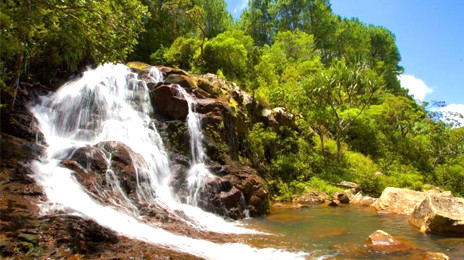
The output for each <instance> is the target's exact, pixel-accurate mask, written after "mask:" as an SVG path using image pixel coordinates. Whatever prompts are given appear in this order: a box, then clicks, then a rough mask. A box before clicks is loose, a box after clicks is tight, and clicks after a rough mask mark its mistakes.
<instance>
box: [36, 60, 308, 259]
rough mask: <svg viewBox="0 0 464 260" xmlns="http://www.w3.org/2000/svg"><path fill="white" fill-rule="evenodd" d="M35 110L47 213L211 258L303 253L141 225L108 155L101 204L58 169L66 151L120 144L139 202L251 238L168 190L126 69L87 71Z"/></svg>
mask: <svg viewBox="0 0 464 260" xmlns="http://www.w3.org/2000/svg"><path fill="white" fill-rule="evenodd" d="M148 76H149V78H150V79H149V80H151V81H153V82H159V81H161V79H162V77H161V73H160V72H159V71H158V70H156V69H152V70H151V71H150V73H149V75H148ZM190 105H191V103H189V106H190ZM32 112H33V113H34V115H35V116H36V118H37V119H38V122H39V128H40V129H41V131H42V133H43V134H44V136H45V139H46V141H47V143H48V147H47V149H46V154H45V155H44V158H42V160H41V162H38V161H37V162H34V163H33V170H34V173H35V174H34V178H35V180H36V181H37V183H38V184H39V185H41V186H42V187H43V188H44V191H45V193H46V195H47V198H48V201H47V202H46V203H44V204H43V205H42V209H43V211H44V213H48V214H52V213H53V212H54V211H57V210H59V211H64V212H67V213H68V214H75V215H79V216H82V217H85V218H90V219H93V220H95V221H96V222H97V223H99V224H100V225H102V226H104V227H107V228H110V229H112V230H114V231H116V232H118V233H119V234H121V235H124V236H127V237H130V238H134V239H139V240H142V241H145V242H148V243H152V244H156V245H159V246H162V247H168V248H172V249H175V250H179V251H182V252H186V253H189V254H193V255H197V256H200V257H204V258H208V259H228V258H232V257H233V258H234V259H235V258H237V257H240V255H241V256H242V257H245V256H246V257H247V258H249V257H252V258H256V259H282V258H286V259H288V258H296V257H300V256H301V255H300V254H293V253H288V252H283V251H280V250H276V249H255V248H252V247H249V246H247V245H243V244H215V243H212V242H208V241H204V240H198V239H193V238H189V237H185V236H181V235H177V234H173V233H170V232H167V231H165V230H163V229H161V228H159V227H157V226H155V225H154V224H147V223H145V222H144V221H143V216H141V215H140V213H139V212H138V210H137V206H136V203H134V201H133V200H132V199H130V198H129V197H127V195H126V194H125V193H124V191H123V190H122V189H121V185H120V183H119V179H118V176H117V175H116V174H115V173H114V172H113V171H112V169H111V167H110V163H109V161H110V160H111V157H108V158H107V165H108V167H107V169H108V170H107V172H106V180H107V182H109V187H108V188H109V189H110V190H111V192H109V193H105V192H104V191H101V195H102V196H106V197H107V198H106V199H108V201H109V202H110V204H111V205H106V206H105V205H102V204H101V203H100V202H98V201H96V200H95V199H94V198H92V197H91V196H90V195H89V193H88V192H86V191H85V189H84V188H83V187H82V186H81V184H80V183H79V182H77V180H76V178H75V177H74V176H73V172H72V171H71V170H69V169H67V168H63V167H62V166H61V162H62V161H63V160H64V159H66V158H67V157H69V154H70V151H75V150H76V149H78V148H82V147H93V146H95V145H97V144H99V143H101V142H105V141H116V142H118V143H122V144H124V145H126V146H128V147H130V149H131V150H132V151H130V157H131V159H132V161H133V164H134V168H135V172H136V175H137V178H136V180H137V187H136V195H137V200H138V201H139V202H141V203H145V204H148V205H151V204H156V205H164V207H166V209H168V210H170V211H171V212H173V214H175V212H176V210H182V211H183V212H184V213H185V214H186V215H187V216H188V217H189V218H190V219H188V220H184V221H186V222H189V223H190V224H191V225H194V226H195V227H196V228H198V229H205V230H209V231H214V232H224V233H253V231H252V230H247V229H244V228H241V227H239V226H237V225H235V224H233V223H230V222H227V221H224V220H223V219H221V218H220V217H217V216H215V215H213V214H210V213H206V212H204V211H202V210H201V209H199V208H196V207H193V206H190V205H185V204H181V203H179V202H178V199H177V196H176V195H175V194H172V192H171V189H170V187H169V179H170V177H171V173H170V170H169V160H168V156H167V153H166V151H165V149H164V145H163V142H162V139H161V138H160V135H159V134H158V132H157V130H156V127H155V125H154V123H153V122H152V120H151V119H150V115H151V114H152V113H153V111H152V109H151V106H150V102H149V95H148V88H147V86H146V82H145V81H144V80H139V79H138V77H137V74H135V73H132V72H131V71H130V69H129V68H127V67H126V66H124V65H120V64H119V65H111V64H106V65H103V66H99V67H98V68H96V69H94V70H89V71H87V72H85V73H84V75H83V76H82V78H80V79H78V80H75V81H71V82H69V83H67V84H65V85H64V86H62V87H61V88H60V89H59V90H58V91H57V92H56V93H53V94H52V95H50V96H47V97H43V99H42V104H40V105H37V106H36V107H34V108H32ZM189 124H190V121H189ZM198 127H199V124H198ZM189 129H190V127H189ZM199 130H200V129H198V132H199V133H201V132H200V131H199ZM194 138H197V139H196V141H192V144H195V145H192V147H194V146H195V148H192V149H194V151H193V152H192V155H195V157H194V162H195V165H203V166H202V167H203V168H204V170H206V168H205V167H204V154H203V148H202V147H201V136H200V137H192V139H194ZM198 143H200V144H199V146H198V147H197V146H196V145H197V144H198ZM206 171H207V170H206ZM208 174H210V173H209V172H208ZM189 178H190V175H189ZM192 178H193V177H192ZM189 181H190V180H189ZM195 181H196V180H192V182H195ZM109 196H114V197H109Z"/></svg>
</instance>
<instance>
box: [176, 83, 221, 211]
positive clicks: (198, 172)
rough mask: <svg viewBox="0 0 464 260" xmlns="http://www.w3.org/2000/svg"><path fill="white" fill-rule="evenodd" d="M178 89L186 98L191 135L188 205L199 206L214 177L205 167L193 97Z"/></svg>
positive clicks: (199, 127) (198, 121)
mask: <svg viewBox="0 0 464 260" xmlns="http://www.w3.org/2000/svg"><path fill="white" fill-rule="evenodd" d="M177 89H178V90H179V92H180V93H181V94H182V96H183V97H184V98H185V100H186V101H187V104H188V115H187V125H188V130H189V134H190V153H191V157H192V158H191V161H192V165H191V166H190V169H189V172H188V177H187V184H188V192H189V194H188V197H187V203H189V204H192V205H195V206H197V205H198V199H199V193H200V191H201V189H202V187H203V185H204V182H205V180H206V179H207V178H211V177H213V175H212V174H211V173H210V172H209V170H208V169H207V168H206V166H205V158H206V155H205V152H204V149H203V134H202V133H201V124H200V119H199V118H198V116H197V115H196V114H195V110H196V105H197V104H196V103H195V101H194V100H193V99H192V97H191V96H190V95H189V94H187V92H186V91H185V89H183V88H182V87H181V86H177Z"/></svg>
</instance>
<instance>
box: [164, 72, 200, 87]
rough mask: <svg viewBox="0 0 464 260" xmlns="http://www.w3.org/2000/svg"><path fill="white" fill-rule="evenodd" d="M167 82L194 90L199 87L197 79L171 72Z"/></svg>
mask: <svg viewBox="0 0 464 260" xmlns="http://www.w3.org/2000/svg"><path fill="white" fill-rule="evenodd" d="M164 82H165V83H169V84H177V85H179V86H181V87H182V88H184V89H189V90H193V89H195V88H197V86H198V83H197V79H196V78H193V77H189V76H186V75H181V74H170V75H169V76H168V77H167V78H166V79H165V80H164Z"/></svg>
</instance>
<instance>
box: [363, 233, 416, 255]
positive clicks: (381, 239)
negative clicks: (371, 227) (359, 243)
mask: <svg viewBox="0 0 464 260" xmlns="http://www.w3.org/2000/svg"><path fill="white" fill-rule="evenodd" d="M368 242H369V245H370V246H371V247H372V248H373V249H375V250H377V251H389V252H391V251H395V252H396V251H406V250H409V249H411V247H409V246H407V245H405V244H404V243H403V242H401V241H399V240H397V239H395V238H393V237H392V236H391V235H390V234H388V233H387V232H385V231H383V230H377V231H375V232H374V233H372V234H371V235H370V236H369V238H368Z"/></svg>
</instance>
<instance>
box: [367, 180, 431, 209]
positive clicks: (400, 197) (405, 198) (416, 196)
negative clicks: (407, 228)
mask: <svg viewBox="0 0 464 260" xmlns="http://www.w3.org/2000/svg"><path fill="white" fill-rule="evenodd" d="M425 196H426V193H424V192H420V191H413V190H409V189H401V188H392V187H388V188H386V189H385V190H384V191H383V192H382V195H381V196H380V198H379V199H378V200H377V201H376V202H374V203H373V204H372V205H371V206H372V207H374V208H375V209H377V211H378V212H379V213H394V214H403V215H410V214H411V213H412V211H413V210H414V207H415V206H416V205H417V204H419V203H421V202H422V201H423V200H424V199H425Z"/></svg>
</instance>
